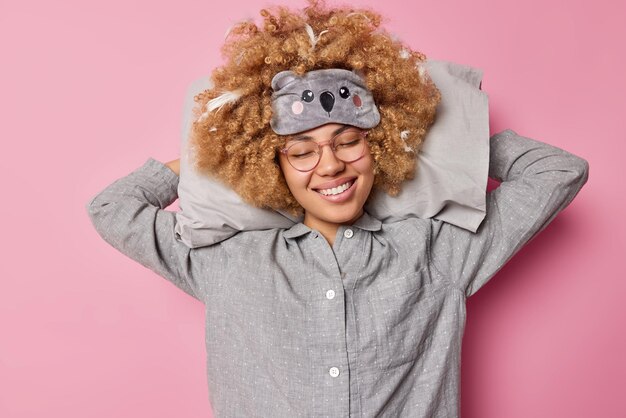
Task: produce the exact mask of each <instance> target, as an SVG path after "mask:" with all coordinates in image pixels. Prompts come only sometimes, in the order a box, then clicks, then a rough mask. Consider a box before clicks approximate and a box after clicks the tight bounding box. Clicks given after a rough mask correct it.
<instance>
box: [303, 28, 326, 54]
mask: <svg viewBox="0 0 626 418" xmlns="http://www.w3.org/2000/svg"><path fill="white" fill-rule="evenodd" d="M304 29H305V30H306V33H307V35H309V39H310V40H311V48H312V49H315V45H317V42H318V41H319V40H320V38H321V37H322V35H323V34H325V33H326V32H328V31H327V30H323V31H321V32H320V34H319V35H317V37H316V36H315V32H313V28H312V27H311V25H309V24H308V23H305V25H304Z"/></svg>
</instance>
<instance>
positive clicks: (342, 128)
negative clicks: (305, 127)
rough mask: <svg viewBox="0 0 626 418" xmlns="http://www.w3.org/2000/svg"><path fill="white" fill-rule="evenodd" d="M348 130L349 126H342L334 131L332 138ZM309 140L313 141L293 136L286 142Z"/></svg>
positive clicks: (304, 136)
mask: <svg viewBox="0 0 626 418" xmlns="http://www.w3.org/2000/svg"><path fill="white" fill-rule="evenodd" d="M350 128H352V126H350V125H344V126H342V127H341V128H338V129H336V130H335V131H334V132H333V134H332V136H333V137H334V136H336V135H339V134H340V133H342V132H343V131H345V130H347V129H350ZM311 139H313V137H312V136H309V135H298V136H295V137H293V138H289V140H288V141H287V142H290V141H306V140H311Z"/></svg>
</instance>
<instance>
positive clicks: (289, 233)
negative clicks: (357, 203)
mask: <svg viewBox="0 0 626 418" xmlns="http://www.w3.org/2000/svg"><path fill="white" fill-rule="evenodd" d="M351 226H353V227H356V228H359V229H363V230H365V231H370V232H375V231H380V229H381V226H382V222H380V221H379V220H378V219H376V218H374V217H373V216H370V215H369V214H368V213H367V212H363V215H362V216H361V217H360V218H359V219H357V220H356V221H355V222H354V223H353V224H352V225H351ZM311 231H312V229H311V228H309V227H308V226H306V225H305V224H303V223H302V222H299V223H297V224H295V225H294V226H292V227H291V228H289V229H288V230H286V231H285V232H283V236H284V237H285V238H297V237H300V236H302V235H304V234H306V233H308V232H311Z"/></svg>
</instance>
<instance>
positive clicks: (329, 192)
mask: <svg viewBox="0 0 626 418" xmlns="http://www.w3.org/2000/svg"><path fill="white" fill-rule="evenodd" d="M350 186H352V182H351V181H349V182H347V183H344V184H342V185H341V186H337V187H333V188H332V189H323V190H319V193H321V194H323V195H324V196H334V195H337V194H339V193H343V192H345V191H346V190H348V189H349V188H350Z"/></svg>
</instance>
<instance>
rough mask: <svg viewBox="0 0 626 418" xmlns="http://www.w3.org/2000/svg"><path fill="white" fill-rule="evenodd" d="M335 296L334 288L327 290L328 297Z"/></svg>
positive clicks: (332, 297)
mask: <svg viewBox="0 0 626 418" xmlns="http://www.w3.org/2000/svg"><path fill="white" fill-rule="evenodd" d="M334 298H335V291H334V290H333V289H330V290H329V291H327V292H326V299H334Z"/></svg>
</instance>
